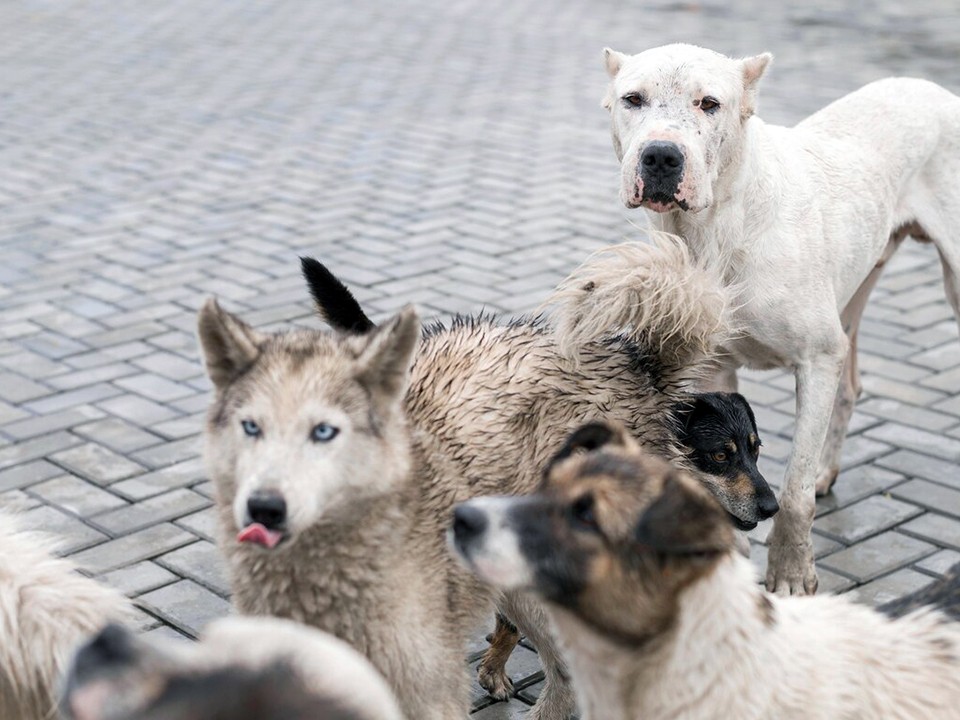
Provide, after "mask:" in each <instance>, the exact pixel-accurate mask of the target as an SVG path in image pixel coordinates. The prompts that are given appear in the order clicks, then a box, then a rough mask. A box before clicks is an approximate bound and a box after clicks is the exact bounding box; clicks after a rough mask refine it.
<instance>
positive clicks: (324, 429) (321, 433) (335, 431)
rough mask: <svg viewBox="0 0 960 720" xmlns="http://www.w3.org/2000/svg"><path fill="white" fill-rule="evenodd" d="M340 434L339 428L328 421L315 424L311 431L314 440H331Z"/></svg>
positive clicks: (311, 437)
mask: <svg viewBox="0 0 960 720" xmlns="http://www.w3.org/2000/svg"><path fill="white" fill-rule="evenodd" d="M339 434H340V429H339V428H335V427H334V426H333V425H328V424H327V423H320V424H319V425H314V426H313V430H311V431H310V439H311V440H313V441H314V442H330V441H331V440H333V439H334V438H335V437H336V436H337V435H339Z"/></svg>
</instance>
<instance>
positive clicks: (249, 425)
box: [240, 420, 262, 437]
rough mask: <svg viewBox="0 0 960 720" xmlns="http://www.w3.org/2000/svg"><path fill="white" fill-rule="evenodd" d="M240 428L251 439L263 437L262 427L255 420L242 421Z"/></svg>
mask: <svg viewBox="0 0 960 720" xmlns="http://www.w3.org/2000/svg"><path fill="white" fill-rule="evenodd" d="M240 426H241V427H242V428H243V431H244V432H245V433H246V434H247V435H249V436H250V437H260V435H261V432H262V431H261V430H260V426H259V425H257V424H256V423H255V422H254V421H253V420H241V421H240Z"/></svg>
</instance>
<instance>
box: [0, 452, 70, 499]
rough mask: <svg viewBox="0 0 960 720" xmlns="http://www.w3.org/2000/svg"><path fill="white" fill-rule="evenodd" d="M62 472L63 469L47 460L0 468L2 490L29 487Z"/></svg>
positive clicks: (0, 490) (0, 487)
mask: <svg viewBox="0 0 960 720" xmlns="http://www.w3.org/2000/svg"><path fill="white" fill-rule="evenodd" d="M61 473H63V470H61V469H60V468H58V467H57V466H56V465H54V464H53V463H50V462H47V461H46V460H34V461H33V462H28V463H24V464H23V465H14V466H13V467H10V468H7V469H6V470H0V492H3V491H5V490H15V489H17V488H23V487H28V486H30V485H33V484H35V483H38V482H41V481H42V480H46V479H47V478H51V477H54V476H55V475H60V474H61Z"/></svg>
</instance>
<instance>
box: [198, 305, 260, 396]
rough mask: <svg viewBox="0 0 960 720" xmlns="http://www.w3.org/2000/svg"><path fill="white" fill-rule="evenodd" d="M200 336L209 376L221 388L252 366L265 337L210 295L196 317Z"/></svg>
mask: <svg viewBox="0 0 960 720" xmlns="http://www.w3.org/2000/svg"><path fill="white" fill-rule="evenodd" d="M197 336H198V337H199V338H200V349H201V352H202V353H203V361H204V364H205V365H206V368H207V375H209V376H210V379H211V380H212V381H213V384H214V386H215V387H216V388H217V389H218V390H222V389H223V388H224V387H226V386H227V385H229V384H230V383H231V382H232V381H233V380H234V379H236V377H237V376H238V375H240V374H241V373H242V372H244V371H245V370H246V369H247V368H249V367H250V366H251V365H252V364H253V362H254V361H255V360H256V359H257V356H258V355H259V354H260V344H261V343H262V342H263V340H264V336H263V335H262V334H261V333H258V332H257V331H256V330H254V329H253V328H252V327H250V326H249V325H247V324H246V323H245V322H243V320H241V319H240V318H238V317H237V316H236V315H233V314H231V313H228V312H227V311H226V310H224V309H223V308H221V307H220V305H219V303H217V301H216V300H215V299H213V298H208V299H207V301H206V302H205V303H204V304H203V308H201V310H200V314H199V316H198V317H197Z"/></svg>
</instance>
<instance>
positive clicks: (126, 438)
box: [73, 418, 172, 454]
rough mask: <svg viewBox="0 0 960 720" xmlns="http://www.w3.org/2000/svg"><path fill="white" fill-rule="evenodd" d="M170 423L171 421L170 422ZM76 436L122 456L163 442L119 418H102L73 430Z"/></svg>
mask: <svg viewBox="0 0 960 720" xmlns="http://www.w3.org/2000/svg"><path fill="white" fill-rule="evenodd" d="M171 422H172V421H171ZM73 432H74V434H76V435H80V436H82V437H84V438H86V439H88V440H93V441H94V442H96V443H98V444H100V445H104V446H106V447H108V448H109V449H111V450H113V451H115V452H118V453H121V454H124V453H130V452H133V451H134V450H142V449H143V448H146V447H151V446H152V445H158V444H160V443H162V442H163V438H162V437H160V436H157V435H154V434H153V433H150V432H147V431H146V430H143V429H142V428H140V427H138V426H137V425H134V424H132V423H129V422H125V421H123V420H120V419H119V418H104V419H102V420H98V421H96V422H92V423H86V424H84V425H78V426H76V427H74V428H73Z"/></svg>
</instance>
